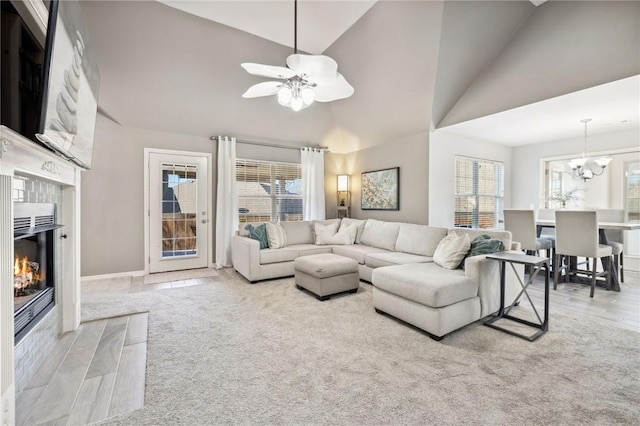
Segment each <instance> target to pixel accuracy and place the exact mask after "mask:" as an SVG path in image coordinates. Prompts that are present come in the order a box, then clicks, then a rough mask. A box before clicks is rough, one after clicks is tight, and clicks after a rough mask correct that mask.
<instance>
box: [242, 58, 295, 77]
mask: <svg viewBox="0 0 640 426" xmlns="http://www.w3.org/2000/svg"><path fill="white" fill-rule="evenodd" d="M240 65H241V66H242V68H244V69H245V70H246V71H247V72H248V73H249V74H253V75H261V76H263V77H271V78H282V79H287V78H291V77H293V76H294V75H296V73H295V72H294V71H293V70H290V69H289V68H285V67H276V66H273V65H262V64H254V63H252V62H245V63H243V64H240Z"/></svg>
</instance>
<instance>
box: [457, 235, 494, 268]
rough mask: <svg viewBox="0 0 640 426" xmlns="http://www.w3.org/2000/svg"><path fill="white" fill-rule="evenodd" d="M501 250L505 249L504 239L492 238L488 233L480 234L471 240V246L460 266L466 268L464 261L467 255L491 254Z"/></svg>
mask: <svg viewBox="0 0 640 426" xmlns="http://www.w3.org/2000/svg"><path fill="white" fill-rule="evenodd" d="M499 251H504V243H503V242H502V241H500V240H496V239H495V238H491V237H490V236H488V235H479V236H477V237H475V238H474V239H473V241H471V248H470V249H469V251H468V252H467V255H466V256H465V257H464V259H463V260H462V262H460V268H462V269H464V262H465V261H466V260H467V257H471V256H478V255H480V254H491V253H496V252H499Z"/></svg>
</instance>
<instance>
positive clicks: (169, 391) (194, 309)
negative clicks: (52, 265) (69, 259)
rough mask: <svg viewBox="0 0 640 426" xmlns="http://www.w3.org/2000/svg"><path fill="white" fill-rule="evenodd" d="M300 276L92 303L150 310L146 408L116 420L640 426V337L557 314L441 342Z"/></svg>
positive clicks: (87, 309) (92, 297) (94, 310)
mask: <svg viewBox="0 0 640 426" xmlns="http://www.w3.org/2000/svg"><path fill="white" fill-rule="evenodd" d="M371 296H372V287H371V286H370V285H369V284H365V283H361V286H360V291H358V293H357V294H347V295H344V296H340V297H336V298H333V299H331V300H329V301H326V302H320V301H318V300H316V299H315V298H314V297H312V296H310V295H309V294H308V293H305V292H301V291H299V290H297V289H296V288H295V287H294V284H293V280H292V279H283V280H273V281H268V282H261V283H258V284H255V285H250V284H248V283H247V282H246V281H244V280H241V279H238V278H237V276H236V275H235V274H233V273H229V271H226V272H222V273H221V274H220V275H219V276H218V277H215V278H214V279H212V283H211V284H208V285H200V286H193V287H185V288H176V289H166V290H157V291H152V292H140V293H133V294H124V293H120V294H100V293H93V292H92V293H90V294H88V295H87V297H86V298H85V299H83V304H82V312H83V319H85V320H88V319H93V318H99V317H106V316H112V315H120V314H123V313H130V312H136V311H149V337H148V352H147V388H146V394H145V407H144V408H143V409H141V410H137V411H134V412H132V413H129V414H127V415H123V416H120V417H116V418H113V419H111V420H109V421H107V422H106V423H107V424H123V425H125V424H127V425H130V424H135V425H140V424H149V425H151V424H154V425H163V424H171V425H178V424H182V425H204V424H221V423H225V424H226V423H241V424H283V423H286V424H367V425H371V424H492V425H495V424H554V425H556V424H616V423H617V424H639V423H640V408H639V407H640V386H639V384H640V369H639V368H638V365H640V356H639V348H640V333H636V332H632V331H626V330H621V329H614V328H611V327H604V326H601V325H600V324H598V323H596V322H594V321H591V320H582V321H578V320H576V319H575V318H572V317H568V316H560V315H554V314H553V312H552V315H551V322H550V328H551V330H550V331H549V332H548V333H547V334H546V335H544V336H542V337H541V338H540V339H539V340H538V341H536V342H534V343H529V342H526V341H524V340H521V339H518V338H515V337H512V336H509V335H507V334H504V333H501V332H499V331H497V330H493V329H490V328H488V327H485V326H483V325H482V324H480V323H475V324H472V325H470V326H468V327H465V328H464V329H462V330H459V331H457V332H454V333H453V334H451V335H450V336H448V337H446V338H445V339H444V340H442V341H441V342H436V341H434V340H432V339H430V338H429V337H427V336H425V335H424V334H423V333H421V332H419V331H417V330H416V329H413V328H411V327H408V326H406V325H404V324H402V323H399V322H398V321H395V320H393V319H390V318H389V317H387V316H383V315H379V314H376V313H375V312H374V310H373V306H372V301H371Z"/></svg>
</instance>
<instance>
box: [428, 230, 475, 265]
mask: <svg viewBox="0 0 640 426" xmlns="http://www.w3.org/2000/svg"><path fill="white" fill-rule="evenodd" d="M469 248H471V242H470V241H469V235H468V234H463V235H460V236H459V235H458V234H456V233H455V232H451V233H450V234H449V235H447V236H446V237H444V238H443V239H442V240H440V242H439V243H438V247H436V251H435V253H434V254H433V261H434V262H435V264H436V265H439V266H442V267H443V268H445V269H456V268H458V266H459V265H460V262H462V260H463V259H464V256H465V255H466V254H467V252H468V251H469Z"/></svg>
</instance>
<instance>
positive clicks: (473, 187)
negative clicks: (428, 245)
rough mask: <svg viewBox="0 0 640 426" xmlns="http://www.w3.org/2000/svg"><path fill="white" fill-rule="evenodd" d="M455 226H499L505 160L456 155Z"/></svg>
mask: <svg viewBox="0 0 640 426" xmlns="http://www.w3.org/2000/svg"><path fill="white" fill-rule="evenodd" d="M455 162H456V166H455V193H454V226H458V227H464V228H498V224H499V223H500V214H501V212H502V206H503V199H504V164H503V163H500V162H496V161H489V160H480V159H476V158H468V157H460V156H458V157H456V159H455Z"/></svg>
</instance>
